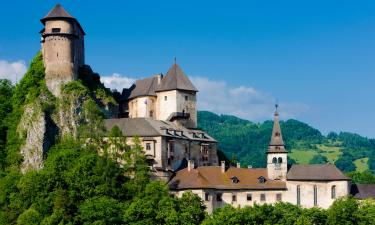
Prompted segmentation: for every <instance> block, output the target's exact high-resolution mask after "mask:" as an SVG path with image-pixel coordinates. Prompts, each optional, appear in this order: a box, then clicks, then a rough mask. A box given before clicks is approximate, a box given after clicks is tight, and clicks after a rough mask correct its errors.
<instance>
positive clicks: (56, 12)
mask: <svg viewBox="0 0 375 225" xmlns="http://www.w3.org/2000/svg"><path fill="white" fill-rule="evenodd" d="M51 18H71V19H74V17H73V16H72V15H70V14H69V13H68V12H67V11H66V10H65V9H64V8H63V7H62V6H61V5H60V4H56V6H55V7H54V8H53V9H52V10H51V11H49V13H48V14H47V15H46V16H45V17H44V18H43V19H42V20H45V19H51Z"/></svg>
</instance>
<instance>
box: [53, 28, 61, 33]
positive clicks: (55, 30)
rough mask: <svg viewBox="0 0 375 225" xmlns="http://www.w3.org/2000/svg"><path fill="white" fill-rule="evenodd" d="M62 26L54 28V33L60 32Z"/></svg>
mask: <svg viewBox="0 0 375 225" xmlns="http://www.w3.org/2000/svg"><path fill="white" fill-rule="evenodd" d="M60 31H61V29H60V28H52V33H60Z"/></svg>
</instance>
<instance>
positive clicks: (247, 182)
mask: <svg viewBox="0 0 375 225" xmlns="http://www.w3.org/2000/svg"><path fill="white" fill-rule="evenodd" d="M262 176H263V177H264V178H265V179H266V181H265V182H264V183H260V182H259V178H260V177H262ZM233 177H237V178H238V180H239V182H238V183H234V182H232V179H231V178H233ZM168 184H169V187H170V188H171V189H172V190H184V189H221V190H222V189H227V190H244V189H245V190H285V189H286V184H285V182H283V181H280V180H270V179H268V176H267V169H245V168H236V167H230V168H229V169H227V170H226V171H225V172H224V173H223V172H221V167H220V166H202V167H198V168H195V169H192V170H190V171H188V169H187V168H185V169H183V170H180V171H178V172H177V173H176V175H175V176H174V177H173V178H172V179H171V180H170V182H169V183H168Z"/></svg>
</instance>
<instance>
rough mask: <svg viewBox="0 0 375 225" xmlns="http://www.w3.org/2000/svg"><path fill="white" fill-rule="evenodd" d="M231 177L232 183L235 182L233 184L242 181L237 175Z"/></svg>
mask: <svg viewBox="0 0 375 225" xmlns="http://www.w3.org/2000/svg"><path fill="white" fill-rule="evenodd" d="M230 179H231V180H232V183H233V184H237V183H238V182H240V180H239V179H238V177H236V176H234V177H231V178H230Z"/></svg>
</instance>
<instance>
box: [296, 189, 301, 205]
mask: <svg viewBox="0 0 375 225" xmlns="http://www.w3.org/2000/svg"><path fill="white" fill-rule="evenodd" d="M297 205H301V187H300V186H299V185H297Z"/></svg>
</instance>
